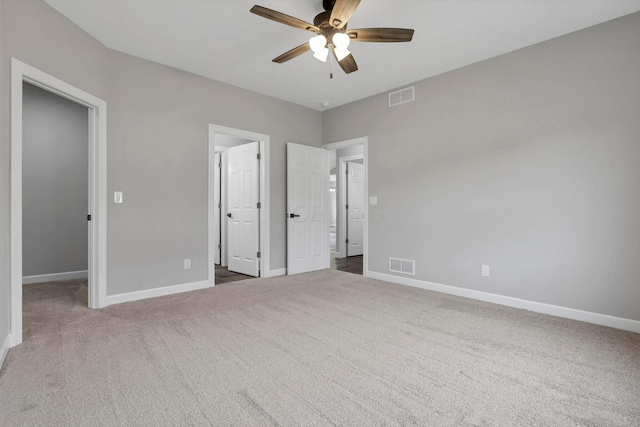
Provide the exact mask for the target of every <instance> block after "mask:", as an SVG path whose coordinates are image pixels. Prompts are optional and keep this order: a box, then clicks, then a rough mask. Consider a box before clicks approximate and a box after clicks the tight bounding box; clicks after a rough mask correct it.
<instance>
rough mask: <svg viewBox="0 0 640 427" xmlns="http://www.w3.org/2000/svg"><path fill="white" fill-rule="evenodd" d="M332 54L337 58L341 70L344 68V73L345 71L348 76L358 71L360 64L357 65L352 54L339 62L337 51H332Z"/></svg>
mask: <svg viewBox="0 0 640 427" xmlns="http://www.w3.org/2000/svg"><path fill="white" fill-rule="evenodd" d="M331 52H333V56H334V57H335V58H336V61H337V62H338V65H340V68H342V71H344V72H345V73H347V74H350V73H353V72H354V71H358V64H356V60H355V59H353V55H352V54H349V55H347V56H346V57H344V58H343V59H342V61H338V57H337V56H336V52H335V50H333V49H331Z"/></svg>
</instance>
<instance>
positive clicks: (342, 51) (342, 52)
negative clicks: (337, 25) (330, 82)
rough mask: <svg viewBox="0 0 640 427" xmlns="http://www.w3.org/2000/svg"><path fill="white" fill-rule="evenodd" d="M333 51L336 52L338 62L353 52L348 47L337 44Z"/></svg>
mask: <svg viewBox="0 0 640 427" xmlns="http://www.w3.org/2000/svg"><path fill="white" fill-rule="evenodd" d="M333 51H334V52H335V53H336V58H337V59H338V62H340V61H342V60H343V59H344V58H346V57H347V56H349V55H350V54H351V52H349V50H348V49H347V48H346V47H338V46H336V47H335V48H334V49H333Z"/></svg>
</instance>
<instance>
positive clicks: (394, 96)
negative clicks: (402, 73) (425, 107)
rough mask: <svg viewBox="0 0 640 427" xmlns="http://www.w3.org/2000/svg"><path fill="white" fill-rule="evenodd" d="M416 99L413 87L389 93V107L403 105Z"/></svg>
mask: <svg viewBox="0 0 640 427" xmlns="http://www.w3.org/2000/svg"><path fill="white" fill-rule="evenodd" d="M415 99H416V96H415V90H414V86H411V87H407V88H404V89H400V90H397V91H395V92H391V93H390V94H389V107H395V106H396V105H400V104H404V103H407V102H411V101H414V100H415Z"/></svg>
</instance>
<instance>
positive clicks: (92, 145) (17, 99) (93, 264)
mask: <svg viewBox="0 0 640 427" xmlns="http://www.w3.org/2000/svg"><path fill="white" fill-rule="evenodd" d="M23 82H28V83H31V84H33V85H35V86H38V87H40V88H42V89H45V90H47V91H49V92H52V93H54V94H56V95H59V96H62V97H63V98H67V99H69V100H71V101H73V102H76V103H78V104H80V105H83V106H86V107H88V109H89V135H88V138H89V209H90V210H89V212H87V213H88V214H90V215H91V221H89V264H88V270H89V279H88V294H89V295H88V305H89V307H90V308H102V307H105V306H106V305H107V103H106V102H105V101H103V100H102V99H100V98H97V97H95V96H93V95H91V94H89V93H87V92H84V91H82V90H81V89H79V88H76V87H75V86H72V85H70V84H68V83H66V82H64V81H62V80H59V79H57V78H56V77H53V76H52V75H49V74H47V73H45V72H43V71H40V70H38V69H36V68H34V67H31V66H30V65H28V64H25V63H23V62H21V61H19V60H17V59H16V58H11V168H10V169H11V188H10V192H11V208H10V209H11V214H10V215H11V216H10V223H11V226H10V228H11V237H10V255H9V256H10V280H11V334H10V337H11V340H10V342H9V345H10V346H11V347H14V346H16V345H18V344H20V343H21V342H22V338H23V335H22V101H23V99H22V85H23Z"/></svg>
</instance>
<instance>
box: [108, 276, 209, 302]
mask: <svg viewBox="0 0 640 427" xmlns="http://www.w3.org/2000/svg"><path fill="white" fill-rule="evenodd" d="M212 287H213V284H212V283H210V282H209V281H208V280H203V281H202V282H193V283H185V284H183V285H173V286H165V287H162V288H154V289H147V290H144V291H136V292H128V293H126V294H117V295H107V304H106V305H107V306H108V305H113V304H121V303H123V302H130V301H138V300H141V299H147V298H155V297H163V296H166V295H173V294H179V293H182V292H189V291H197V290H199V289H206V288H212Z"/></svg>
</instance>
